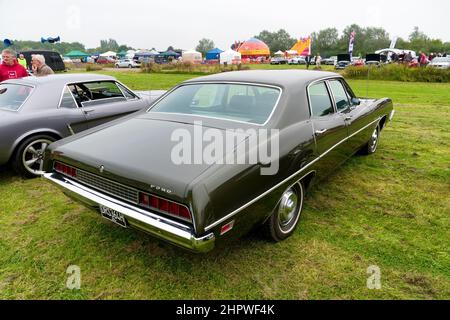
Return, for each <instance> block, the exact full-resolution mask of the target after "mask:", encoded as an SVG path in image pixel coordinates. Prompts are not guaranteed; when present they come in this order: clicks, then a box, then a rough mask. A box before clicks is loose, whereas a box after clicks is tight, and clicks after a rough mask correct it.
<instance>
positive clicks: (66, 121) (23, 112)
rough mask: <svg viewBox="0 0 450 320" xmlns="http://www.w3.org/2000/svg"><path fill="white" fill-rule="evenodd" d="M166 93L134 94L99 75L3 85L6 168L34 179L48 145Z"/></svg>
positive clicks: (1, 141)
mask: <svg viewBox="0 0 450 320" xmlns="http://www.w3.org/2000/svg"><path fill="white" fill-rule="evenodd" d="M161 94H162V92H159V91H158V92H156V94H155V95H152V92H151V91H150V92H145V93H143V94H142V95H140V94H139V93H137V92H133V91H131V90H130V89H128V88H127V87H126V86H125V85H123V84H122V83H120V82H118V81H117V80H116V79H115V78H113V77H109V76H103V75H95V74H88V75H86V74H59V75H50V76H46V77H27V78H22V79H14V80H7V81H4V82H2V83H0V137H1V138H0V165H5V164H7V163H11V164H12V167H13V169H14V170H15V171H16V172H17V173H19V174H20V175H22V176H24V177H28V178H33V177H37V176H39V175H40V174H41V173H42V166H43V155H44V151H45V149H46V148H47V146H48V145H49V144H50V143H52V142H54V141H56V140H59V139H61V138H65V137H68V136H70V135H72V134H75V133H78V132H81V131H84V130H87V129H89V128H93V127H96V126H98V125H101V124H103V123H106V122H109V121H112V120H114V119H117V118H119V117H122V116H126V115H128V114H131V113H133V112H136V111H138V110H141V109H143V108H147V107H148V106H149V105H150V104H151V102H152V101H154V100H155V99H156V98H157V97H159V96H160V95H161Z"/></svg>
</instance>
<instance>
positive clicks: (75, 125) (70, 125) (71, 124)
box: [58, 86, 88, 135]
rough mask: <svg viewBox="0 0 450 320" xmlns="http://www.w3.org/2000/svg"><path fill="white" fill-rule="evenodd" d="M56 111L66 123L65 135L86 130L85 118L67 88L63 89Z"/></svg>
mask: <svg viewBox="0 0 450 320" xmlns="http://www.w3.org/2000/svg"><path fill="white" fill-rule="evenodd" d="M58 110H59V113H60V114H61V116H62V117H63V118H64V122H65V123H66V127H67V135H70V134H75V133H78V132H81V131H83V130H86V129H87V128H88V125H87V118H86V116H85V114H84V112H83V111H82V110H81V108H80V107H79V106H78V104H77V102H76V101H75V98H74V96H73V95H72V93H71V91H70V90H69V87H68V86H65V87H64V89H63V93H62V95H61V100H60V102H59V106H58Z"/></svg>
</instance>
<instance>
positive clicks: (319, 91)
mask: <svg viewBox="0 0 450 320" xmlns="http://www.w3.org/2000/svg"><path fill="white" fill-rule="evenodd" d="M308 91H309V100H310V103H311V113H312V116H313V117H323V116H327V115H329V114H333V113H334V108H333V103H332V102H331V99H330V95H329V93H328V89H327V86H326V84H325V82H320V83H317V84H313V85H312V86H310V87H309V89H308Z"/></svg>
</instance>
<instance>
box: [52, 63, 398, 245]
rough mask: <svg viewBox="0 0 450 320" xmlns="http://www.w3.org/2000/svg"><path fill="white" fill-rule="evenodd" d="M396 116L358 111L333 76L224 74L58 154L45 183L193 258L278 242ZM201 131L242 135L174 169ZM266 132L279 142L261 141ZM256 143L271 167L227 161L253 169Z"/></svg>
mask: <svg viewBox="0 0 450 320" xmlns="http://www.w3.org/2000/svg"><path fill="white" fill-rule="evenodd" d="M393 115H394V110H393V104H392V101H391V100H390V99H388V98H383V99H377V100H375V99H358V98H357V97H356V96H355V94H354V93H353V91H352V90H351V88H350V87H349V85H348V84H347V83H346V82H345V80H344V79H343V78H342V77H341V76H339V75H338V74H335V73H330V72H318V71H301V70H284V71H282V70H278V71H242V72H230V73H223V74H218V75H212V76H207V77H202V78H197V79H193V80H189V81H186V82H184V83H182V84H180V85H178V86H176V87H175V88H174V89H172V90H171V91H169V92H168V93H167V94H166V95H164V96H163V97H161V98H160V99H159V100H157V101H156V102H155V103H154V104H152V106H151V107H150V108H149V109H148V110H147V111H145V112H141V113H139V114H136V115H135V116H133V117H131V118H128V119H125V120H118V121H116V122H115V123H112V124H105V125H104V126H103V127H101V128H97V129H93V130H90V131H86V132H84V133H80V134H77V135H75V136H72V137H69V138H67V139H64V140H61V141H58V142H56V143H53V144H52V145H50V146H49V148H48V149H47V151H46V156H45V164H44V167H45V170H46V174H45V175H44V176H45V178H47V179H48V180H50V181H52V182H53V183H54V184H56V185H57V186H59V187H60V188H61V189H62V190H63V191H64V192H65V193H66V194H67V195H69V196H70V197H72V198H74V199H76V200H78V201H80V202H82V203H84V204H86V205H87V206H88V207H90V208H93V209H94V210H95V211H97V212H99V213H101V215H102V216H103V217H105V218H107V219H109V220H112V221H113V222H115V223H117V224H119V225H121V226H122V227H133V228H137V229H140V230H143V231H145V232H147V233H149V234H151V235H154V236H156V237H159V238H161V239H164V240H166V241H169V242H171V243H173V244H175V245H178V246H181V247H183V248H187V249H190V250H193V251H196V252H207V251H209V250H211V249H213V248H214V245H215V242H217V241H222V240H225V239H228V238H234V237H237V236H239V235H242V234H243V233H245V232H248V231H249V230H250V229H252V228H254V227H256V226H261V225H263V229H262V230H264V232H265V233H266V234H267V235H268V236H270V237H271V238H272V239H273V240H275V241H281V240H284V239H286V238H287V237H289V236H290V235H292V233H293V232H294V231H295V229H296V227H297V225H298V222H299V219H300V216H301V212H302V208H303V199H304V195H305V192H306V190H307V189H308V187H310V186H311V185H312V184H313V183H315V182H316V181H319V180H320V178H322V177H324V176H326V175H327V174H328V173H330V172H332V171H335V170H336V167H337V166H338V165H340V164H341V163H342V162H343V161H345V160H346V159H347V158H349V157H351V156H352V155H353V154H354V153H355V152H357V151H362V152H364V153H366V154H371V153H374V152H375V151H376V150H377V146H378V141H379V137H380V133H381V132H382V130H383V128H384V127H385V126H386V125H387V124H388V122H389V121H390V120H391V119H392V117H393ZM205 128H206V129H208V130H215V131H213V132H215V135H216V140H217V139H218V137H220V134H223V135H225V134H228V132H232V133H233V132H237V131H238V130H242V131H243V133H242V132H241V134H239V135H233V134H231V137H233V143H232V144H230V148H228V147H227V148H226V150H227V151H226V152H225V153H224V154H223V155H222V156H221V157H216V160H215V162H213V163H207V162H205V161H197V160H199V159H195V158H196V157H197V156H198V155H201V154H202V152H206V151H205V150H206V148H208V147H209V144H208V146H206V147H205V146H200V149H197V150H196V147H194V151H193V152H192V154H190V151H189V156H188V159H192V157H193V158H194V161H193V162H192V163H189V162H186V163H183V162H177V161H175V160H174V155H180V153H179V152H178V151H179V150H178V151H177V152H175V149H176V148H177V146H179V145H177V144H176V143H175V142H174V137H175V136H177V135H179V134H180V136H183V135H187V136H194V137H195V135H196V134H199V132H200V133H201V130H202V129H205ZM264 130H270V131H271V132H274V133H275V134H274V135H271V136H270V137H269V136H267V139H264V138H263V139H261V140H259V139H258V140H257V139H256V135H257V134H258V132H264ZM175 133H176V134H175ZM204 136H205V135H203V137H204ZM210 138H211V137H210ZM175 140H176V139H175ZM207 140H208V141H212V140H211V139H207ZM252 141H253V142H255V141H257V147H258V148H261V149H264V148H263V146H266V147H267V146H269V145H270V146H271V147H272V146H274V145H275V146H277V148H273V149H271V150H272V151H273V152H271V154H272V155H273V154H276V157H275V156H274V157H272V158H270V159H269V160H267V159H261V158H258V161H256V162H251V161H248V162H247V161H243V162H234V161H230V162H229V161H228V159H232V160H233V159H236V157H239V156H243V157H244V158H245V159H247V157H248V158H250V157H251V156H252V155H253V153H254V149H252V148H245V147H244V146H246V145H252V143H251V142H252ZM277 141H278V143H277ZM186 142H187V144H186V145H187V146H188V149H189V150H191V149H190V143H189V141H186ZM227 142H228V141H227ZM186 150H187V149H185V150H184V151H186ZM225 158H226V161H225ZM273 168H275V169H276V170H274V171H272V172H270V173H269V172H266V173H264V170H268V171H270V169H273Z"/></svg>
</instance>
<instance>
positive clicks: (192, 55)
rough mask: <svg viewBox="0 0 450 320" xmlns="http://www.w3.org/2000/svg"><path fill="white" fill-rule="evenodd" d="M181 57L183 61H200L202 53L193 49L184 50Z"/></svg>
mask: <svg viewBox="0 0 450 320" xmlns="http://www.w3.org/2000/svg"><path fill="white" fill-rule="evenodd" d="M181 57H182V59H183V62H193V63H201V62H202V60H203V58H202V54H201V53H200V52H198V51H195V50H188V51H184V52H183V54H182V55H181Z"/></svg>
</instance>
